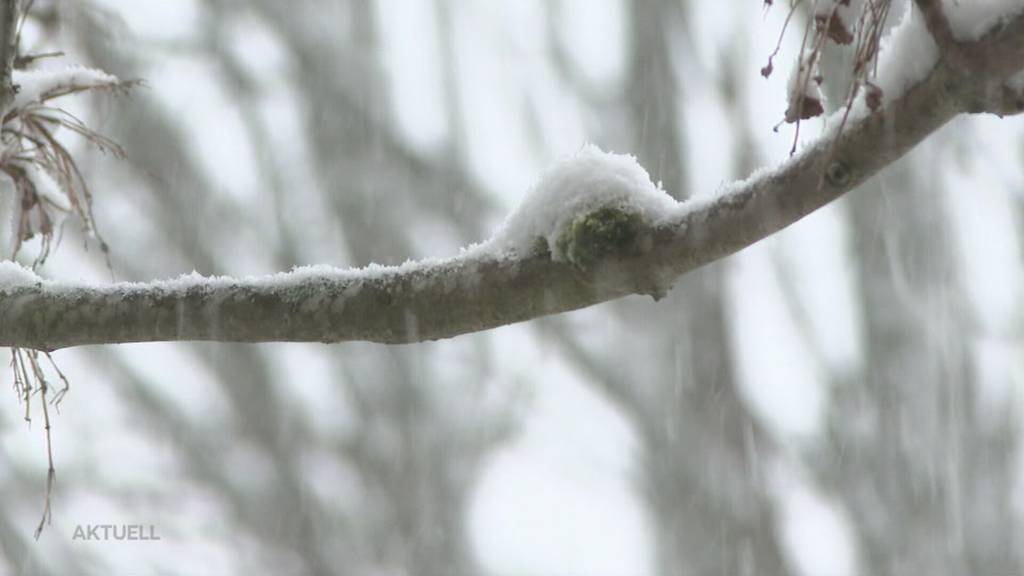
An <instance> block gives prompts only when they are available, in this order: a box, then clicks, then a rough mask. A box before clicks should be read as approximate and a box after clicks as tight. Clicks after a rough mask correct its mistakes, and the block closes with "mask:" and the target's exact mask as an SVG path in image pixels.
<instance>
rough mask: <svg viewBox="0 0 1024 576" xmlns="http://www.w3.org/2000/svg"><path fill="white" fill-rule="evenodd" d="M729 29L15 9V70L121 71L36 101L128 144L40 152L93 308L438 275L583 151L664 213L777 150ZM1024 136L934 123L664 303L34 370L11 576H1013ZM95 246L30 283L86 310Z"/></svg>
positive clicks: (633, 18) (766, 95) (358, 15)
mask: <svg viewBox="0 0 1024 576" xmlns="http://www.w3.org/2000/svg"><path fill="white" fill-rule="evenodd" d="M757 4H759V3H755V2H750V1H740V0H735V1H733V2H714V3H711V2H697V1H695V0H690V1H687V0H515V1H506V2H470V1H463V0H417V1H412V0H386V1H385V0H378V1H375V2H372V3H371V2H361V1H358V0H306V1H303V2H281V1H279V0H245V1H242V0H206V1H204V0H188V1H185V0H178V1H175V2H168V1H158V0H145V1H139V0H102V1H99V0H93V1H81V2H55V1H52V0H51V1H44V0H36V2H35V4H34V7H33V17H32V20H31V21H30V22H29V24H28V25H27V26H26V29H25V37H24V39H23V46H24V47H25V48H26V49H28V50H30V51H46V50H52V49H61V50H64V51H65V52H67V56H66V57H65V59H66V61H69V62H78V63H82V64H87V65H90V66H96V67H100V68H103V69H105V70H108V71H110V72H112V73H114V74H117V75H118V76H119V77H121V78H124V79H133V78H141V79H144V80H145V86H143V87H140V88H137V89H135V90H133V91H132V93H131V94H130V95H128V96H117V97H112V96H110V95H107V94H97V95H91V96H88V97H79V98H72V99H66V100H65V101H63V102H62V104H63V105H64V106H66V107H67V108H69V109H70V110H72V111H73V112H75V113H76V114H78V115H80V116H81V117H84V118H87V119H88V121H89V123H90V124H91V125H92V126H94V127H95V128H97V129H98V130H99V131H100V132H101V133H104V134H106V135H109V136H111V137H112V138H113V139H114V140H116V141H118V142H120V143H121V144H122V145H123V146H124V147H125V149H126V150H127V152H128V158H127V160H126V161H120V160H117V159H115V158H111V157H109V156H104V155H101V154H99V153H97V152H95V151H94V150H92V149H90V148H88V147H87V146H84V145H82V144H81V143H80V142H75V141H73V140H70V139H69V141H68V142H69V144H70V143H74V144H75V145H76V146H80V149H78V148H76V150H77V152H78V154H79V158H80V159H81V162H82V164H83V166H84V167H86V169H87V174H86V176H87V178H88V179H89V181H90V183H91V187H92V189H93V191H94V193H95V195H96V203H95V210H96V219H97V222H98V225H99V226H100V229H101V231H102V232H103V234H104V235H105V237H106V239H107V241H108V242H109V243H110V245H111V247H112V251H111V261H112V264H113V269H114V272H115V273H116V275H117V277H118V278H119V279H129V280H148V279H152V278H166V277H174V276H177V275H180V274H183V273H188V272H191V271H192V270H193V269H194V270H197V271H199V272H201V273H203V274H207V275H209V274H231V275H256V274H266V273H271V272H276V271H281V270H287V269H290V268H291V267H293V266H296V265H302V264H314V263H324V264H333V265H337V266H352V265H363V264H366V263H369V262H378V263H400V262H402V261H404V260H406V259H407V258H418V257H424V256H442V255H449V254H453V253H455V252H457V250H458V247H460V246H464V245H467V244H469V243H472V242H476V241H479V240H482V239H483V238H485V237H487V235H488V234H490V232H491V231H492V230H493V229H494V228H495V227H496V226H497V225H498V224H499V223H500V222H501V220H502V218H503V217H504V216H505V215H506V214H507V213H508V212H509V210H510V209H511V208H512V207H513V206H514V205H515V203H516V201H517V200H518V198H519V197H520V196H521V195H522V194H523V193H524V192H525V191H526V190H527V189H528V188H529V186H530V184H531V182H533V181H535V180H536V178H537V177H538V175H539V174H540V172H541V171H542V170H543V168H544V167H545V166H547V165H549V164H550V163H551V162H552V161H554V160H556V159H558V158H560V157H564V156H565V155H568V154H572V153H573V152H575V151H577V150H578V149H580V147H581V146H582V145H583V144H584V143H585V142H594V143H597V144H598V145H600V146H601V147H603V148H604V149H606V150H613V151H616V152H630V153H633V154H635V155H636V156H637V157H638V159H639V161H640V163H641V164H642V165H643V166H644V167H645V168H646V169H647V170H648V171H649V172H650V173H651V176H652V178H653V179H655V180H656V181H657V180H660V181H661V182H662V183H663V185H664V187H665V189H666V190H667V191H669V192H670V193H671V194H673V195H675V196H676V197H677V198H683V197H687V196H691V195H697V196H699V195H710V194H714V193H715V191H716V190H717V189H718V188H719V187H720V186H721V185H722V184H723V183H725V182H728V181H730V180H734V179H737V178H742V177H745V176H746V175H747V174H749V173H750V172H751V171H752V170H753V169H755V168H757V167H759V166H763V165H771V164H774V163H777V162H779V161H781V160H782V159H784V158H785V157H786V156H787V154H788V151H789V148H790V144H791V138H792V131H791V127H788V126H787V127H784V128H783V129H781V130H780V131H779V132H778V133H775V132H773V130H772V127H773V126H774V125H775V124H776V123H777V122H778V121H779V120H780V119H781V117H782V114H783V112H784V111H785V108H786V102H785V80H786V73H788V70H781V71H777V72H776V74H775V75H773V76H772V77H771V78H770V79H767V80H766V79H764V78H762V77H761V76H760V75H759V73H758V70H759V69H760V68H761V66H763V65H764V64H765V62H766V60H767V57H768V55H769V54H770V53H771V51H772V50H773V48H774V46H775V43H776V40H777V38H778V34H779V31H780V29H781V25H782V20H783V19H784V18H785V16H786V12H787V7H786V6H784V5H783V4H784V3H781V2H779V3H777V4H779V5H778V6H775V7H773V8H771V9H769V10H767V11H765V10H764V9H762V8H761V7H760V6H758V5H757ZM902 9H903V7H902V6H897V7H896V9H894V11H893V12H894V14H895V18H898V17H899V14H900V13H901V12H902ZM795 18H798V19H801V18H805V14H804V13H803V12H801V11H798V12H797V15H796V16H795ZM801 26H802V25H801ZM799 40H800V38H799V35H793V34H791V35H789V36H788V37H787V38H786V39H785V41H784V42H783V46H782V52H781V54H782V55H781V56H780V57H778V59H777V60H776V66H780V67H785V66H788V63H789V62H792V61H793V57H792V56H793V54H795V52H796V49H797V45H798V43H799ZM787 55H788V56H787ZM832 57H836V58H839V57H841V56H838V55H832ZM829 81H834V82H836V83H835V84H832V85H830V86H829V88H831V90H832V91H833V93H839V91H840V90H841V79H829ZM818 126H819V124H816V123H815V121H810V122H807V123H805V124H804V126H803V129H802V136H801V138H802V139H804V140H807V139H813V138H814V137H815V136H816V133H817V128H818ZM1022 136H1024V124H1022V121H1021V120H1020V119H1019V118H1017V119H1010V120H1003V121H998V120H996V119H994V118H986V117H971V118H961V119H958V120H956V121H954V122H953V123H952V124H951V125H950V126H948V127H946V128H945V129H944V130H942V131H940V132H939V133H938V134H936V135H935V136H933V137H931V138H930V139H928V140H927V141H926V143H925V144H924V145H922V146H919V147H918V148H916V149H915V150H914V151H913V152H912V153H911V154H910V155H909V156H908V157H907V158H905V159H904V160H902V161H900V162H898V163H897V164H896V165H894V166H893V167H891V168H889V169H887V170H885V171H884V172H883V173H882V175H880V176H878V177H875V178H873V179H872V180H870V181H869V182H868V183H867V184H866V185H864V186H862V187H861V188H860V189H858V190H856V191H854V192H853V193H851V194H849V195H848V196H847V197H845V198H844V199H843V200H841V201H839V202H837V203H834V204H832V205H830V206H829V207H828V208H826V209H824V210H822V211H819V212H817V213H815V214H813V215H812V216H811V217H809V218H807V219H805V220H803V221H801V222H800V223H798V224H797V225H795V226H793V227H791V228H790V229H787V230H786V231H784V232H783V233H781V234H778V235H776V236H774V237H772V238H770V239H768V240H766V241H763V242H761V243H759V244H757V245H755V246H753V247H751V248H749V249H747V250H744V251H743V252H741V253H740V254H738V255H736V256H733V257H730V258H727V259H725V260H722V261H720V262H718V263H716V264H714V265H711V266H708V267H705V268H703V269H700V270H698V271H696V272H694V273H690V274H688V275H686V276H684V277H683V278H682V279H681V281H680V282H679V283H678V284H677V286H676V288H675V289H674V290H673V291H672V292H671V294H670V296H669V297H668V298H666V299H664V300H663V301H661V302H659V303H654V302H652V301H651V299H650V298H640V297H631V298H627V299H624V300H621V301H618V302H615V303H611V304H603V305H599V306H597V307H594V308H591V309H587V310H583V311H579V312H574V313H571V314H565V315H561V316H558V317H552V318H546V319H544V320H540V321H534V322H530V323H526V324H522V325H516V326H509V327H505V328H501V329H498V330H494V331H490V332H486V333H481V334H473V335H469V336H460V337H457V338H455V339H452V340H448V341H443V342H437V343H431V344H416V345H409V346H381V345H370V344H342V345H330V346H323V345H291V344H288V345H286V344H270V345H227V344H210V343H200V344H145V345H139V344H136V345H124V346H97V347H85V348H77V349H70V350H66V351H61V352H59V353H57V354H55V358H56V359H57V360H58V361H59V362H60V364H61V367H62V369H63V370H64V372H65V373H66V374H68V375H69V377H70V378H71V379H72V386H73V388H72V390H71V392H70V393H69V395H68V397H67V399H66V400H65V402H64V404H63V410H62V412H63V413H62V414H61V415H60V416H59V417H58V418H56V419H55V422H54V426H55V427H54V431H53V434H54V449H55V463H56V466H57V485H56V493H55V496H54V498H55V500H54V519H53V525H52V526H50V527H48V528H47V529H46V530H45V531H44V532H43V535H42V537H41V538H40V540H39V541H38V542H35V541H33V540H32V538H31V534H32V529H33V528H34V526H35V524H36V521H37V520H38V515H39V513H40V507H41V503H42V501H43V493H44V490H45V473H46V464H45V444H44V439H43V436H42V434H41V433H40V430H39V429H38V427H37V426H38V424H34V425H33V428H31V429H26V427H25V425H24V422H23V421H22V420H21V415H22V414H21V408H20V407H19V406H18V404H17V400H16V398H15V397H14V395H13V394H11V395H10V396H9V397H8V401H7V402H4V403H3V404H2V409H0V434H2V435H0V451H2V458H3V461H4V463H5V465H4V466H3V467H0V503H2V509H0V574H23V573H24V574H66V573H114V574H127V573H131V574H150V573H153V574H155V573H169V574H198V573H203V574H221V573H265V574H271V573H273V574H326V573H346V574H382V575H383V574H388V575H390V574H410V575H412V574H431V575H434V574H437V575H440V574H515V575H521V574H536V575H552V574H595V575H609V574H627V575H632V574H662V575H669V574H700V575H703V574H753V573H757V574H821V575H830V576H831V575H834V574H844V573H853V572H856V573H861V574H892V573H930V574H969V573H972V574H979V575H995V574H1011V573H1021V572H1022V571H1024V552H1022V548H1021V547H1020V546H1017V544H1018V543H1019V542H1020V540H1021V537H1022V535H1024V529H1022V528H1024V527H1022V524H1021V522H1022V519H1024V500H1022V495H1024V491H1022V487H1024V486H1022V482H1024V475H1022V473H1024V468H1022V462H1024V460H1022V454H1021V430H1020V426H1019V424H1018V422H1019V420H1020V417H1021V408H1022V402H1021V399H1022V396H1021V393H1022V391H1024V387H1022V385H1024V379H1022V378H1024V363H1022V360H1024V356H1022V348H1021V345H1022V342H1021V338H1022V334H1021V329H1022V328H1024V324H1022V320H1024V317H1022V312H1024V310H1022V308H1021V304H1020V303H1021V302H1022V300H1021V295H1022V290H1024V285H1022V282H1021V281H1022V270H1024V269H1022V262H1024V260H1022V258H1021V237H1020V225H1021V223H1022V217H1024V138H1022ZM84 247H85V243H84V240H83V238H82V234H81V230H80V226H78V224H77V223H74V222H72V223H69V224H68V225H67V226H66V227H65V232H64V238H63V243H62V245H61V247H60V248H59V249H58V250H57V251H56V252H55V254H54V255H53V256H52V257H51V259H50V261H49V262H48V263H47V265H46V266H45V268H44V269H43V270H42V274H43V275H45V276H48V277H51V278H63V279H87V280H90V281H95V282H105V281H109V279H110V272H109V271H108V269H107V266H106V263H105V260H104V257H103V255H102V254H101V253H100V251H99V250H97V249H96V247H95V245H92V247H91V249H90V250H84ZM25 250H26V252H27V253H28V254H29V255H31V254H32V253H33V246H31V245H29V246H28V247H26V249H25ZM6 354H7V353H6V351H4V352H3V353H0V360H2V361H3V362H4V364H6V363H7V356H6ZM7 379H8V377H7V376H6V375H5V376H4V377H3V382H4V383H5V384H6V383H7ZM88 524H143V525H153V526H154V527H155V530H156V531H157V533H158V534H159V535H160V536H161V538H162V539H161V540H160V541H158V542H82V541H74V540H72V538H71V535H72V533H73V531H74V529H75V527H76V526H78V525H88Z"/></svg>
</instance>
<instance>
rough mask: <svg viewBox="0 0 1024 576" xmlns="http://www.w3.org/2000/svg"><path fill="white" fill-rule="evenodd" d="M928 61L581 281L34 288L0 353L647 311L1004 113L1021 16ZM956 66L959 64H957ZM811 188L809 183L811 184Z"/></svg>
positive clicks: (1020, 53) (371, 336)
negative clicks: (936, 136)
mask: <svg viewBox="0 0 1024 576" xmlns="http://www.w3.org/2000/svg"><path fill="white" fill-rule="evenodd" d="M959 49H960V50H962V61H963V64H960V63H959V62H958V63H953V62H951V61H950V60H948V59H941V60H940V61H939V63H938V64H937V65H936V67H935V68H934V69H933V70H932V71H931V73H930V74H929V75H928V76H927V77H926V78H925V79H924V80H923V81H921V82H920V83H919V84H917V85H916V86H914V87H912V88H911V89H909V90H908V91H907V92H906V93H905V94H903V95H902V96H900V97H898V98H897V99H895V100H894V101H892V102H891V103H890V104H889V105H888V106H887V107H885V108H883V109H881V110H879V111H877V112H876V113H873V114H870V115H868V116H867V117H865V118H863V119H860V120H857V121H855V122H851V124H850V125H849V126H848V127H847V128H846V129H845V130H844V132H843V133H842V134H841V135H840V136H839V137H838V138H831V137H826V138H822V139H821V140H819V142H817V143H816V144H814V145H812V146H809V147H808V148H806V149H805V150H804V151H802V152H801V153H800V154H798V155H797V156H796V157H795V158H793V159H791V160H789V161H787V162H785V163H784V164H783V165H781V166H779V167H777V168H776V169H775V170H771V171H766V172H762V173H760V174H758V175H756V176H755V177H753V178H751V179H749V180H747V181H745V182H743V183H740V184H737V185H736V186H735V187H734V188H733V189H732V190H730V192H729V193H727V194H723V195H720V196H719V197H717V198H715V199H713V200H710V201H705V202H700V203H695V204H694V205H693V206H692V209H690V210H685V209H684V210H680V211H679V213H678V214H677V215H676V216H675V217H673V218H672V219H671V220H670V221H668V222H666V223H664V224H660V225H658V226H657V227H651V228H647V229H643V230H641V231H640V234H641V236H642V238H643V240H644V241H645V243H646V241H647V240H649V245H650V246H651V248H650V250H648V251H646V252H643V253H639V254H632V255H629V256H615V257H610V258H608V259H607V260H605V261H601V262H598V263H597V264H595V265H594V266H591V267H589V268H587V269H580V268H579V267H576V266H574V265H572V264H570V263H565V262H555V261H552V260H551V259H550V256H549V255H546V254H538V255H533V256H529V257H521V258H516V259H508V258H499V257H494V256H481V257H477V258H469V257H465V256H462V257H455V258H451V259H448V260H442V261H435V262H423V263H419V264H416V265H411V266H403V267H388V268H382V269H379V270H373V271H359V270H354V271H348V272H341V273H330V274H324V275H307V276H304V277H302V278H294V279H292V280H289V281H287V282H267V281H265V280H258V279H257V280H251V279H250V280H235V279H195V280H191V281H188V282H183V283H179V284H177V285H168V284H162V283H151V284H135V285H124V284H121V285H113V286H107V287H96V286H85V285H74V284H58V283H50V282H42V281H40V282H34V283H30V284H22V285H17V286H14V287H9V288H8V289H7V290H6V297H4V298H3V299H2V300H0V319H2V320H3V322H2V326H0V345H3V346H23V347H33V348H38V349H42V350H54V349H57V348H63V347H68V346H76V345H83V344H99V343H116V342H138V341H167V340H220V341H237V342H259V341H321V342H340V341H347V340H368V341H374V342H383V343H407V342H418V341H425V340H434V339H439V338H447V337H451V336H455V335H458V334H464V333H467V332H475V331H479V330H486V329H489V328H494V327H497V326H502V325H506V324H511V323H514V322H520V321H523V320H529V319H532V318H537V317H540V316H545V315H549V314H555V313H559V312H564V311H568V310H575V309H578V308H583V307H586V306H590V305H593V304H596V303H599V302H604V301H607V300H611V299H614V298H618V297H621V296H625V295H628V294H651V295H654V296H655V297H658V296H660V295H662V294H664V293H665V291H666V290H667V288H668V286H669V285H670V283H671V282H672V281H674V279H675V278H676V277H678V276H679V275H680V274H682V273H684V272H687V271H690V270H693V269H694V268H697V267H699V266H702V265H704V264H707V263H709V262H713V261H715V260H718V259H720V258H723V257H725V256H728V255H729V254H732V253H733V252H736V251H737V250H740V249H742V248H744V247H746V246H749V245H750V244H753V243H754V242H756V241H758V240H760V239H762V238H765V237H766V236H769V235H771V234H773V233H775V232H777V231H779V230H781V229H782V228H784V227H786V226H788V225H790V224H792V223H793V222H795V221H796V220H798V219H800V218H802V217H803V216H805V215H807V214H808V213H810V212H812V211H813V210H815V209H817V208H820V207H821V206H824V205H825V204H827V203H829V202H831V201H833V200H835V199H836V198H838V197H840V196H841V195H843V194H844V193H846V192H848V191H849V190H852V189H853V188H854V187H856V186H857V185H858V184H860V183H861V182H864V181H865V180H867V179H868V178H869V177H870V176H872V175H873V174H875V173H876V172H878V171H879V170H881V169H882V168H884V167H885V166H888V165H889V164H891V163H893V162H895V161H896V160H898V159H899V158H900V157H901V156H903V154H905V153H906V152H907V151H908V150H910V149H911V148H913V147H914V146H915V145H917V144H918V143H920V142H921V141H922V140H924V139H925V138H926V137H927V136H928V135H930V134H931V133H932V132H934V131H936V130H938V129H939V128H940V127H942V126H943V125H945V124H946V122H948V121H949V120H951V119H952V118H954V117H955V116H957V115H959V114H961V113H965V112H968V111H990V112H996V113H1008V112H1010V111H1012V106H1010V104H1012V103H1013V102H1020V101H1024V98H1022V97H1021V96H1020V95H1018V96H1017V99H1016V100H1015V99H1013V98H1005V96H1006V95H1007V94H1008V90H1009V89H1008V87H1007V86H1008V85H1007V79H1008V78H1009V77H1010V76H1011V75H1012V74H1014V73H1016V72H1018V71H1019V69H1020V68H1021V66H1022V63H1024V14H1019V15H1017V16H1014V17H1013V18H1012V19H1010V20H1009V21H1008V22H1006V23H1005V24H1004V25H1003V26H1001V27H999V28H997V29H996V30H994V31H992V32H990V33H989V34H987V35H985V36H984V37H982V38H981V39H979V40H977V41H975V42H969V43H962V44H960V45H959ZM957 60H958V61H959V60H961V59H957ZM823 175H824V177H823Z"/></svg>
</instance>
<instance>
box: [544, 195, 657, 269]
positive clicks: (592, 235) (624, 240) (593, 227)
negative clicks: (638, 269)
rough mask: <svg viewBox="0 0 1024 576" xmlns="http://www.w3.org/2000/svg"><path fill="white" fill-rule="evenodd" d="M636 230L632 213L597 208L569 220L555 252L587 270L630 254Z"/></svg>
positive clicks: (637, 221) (635, 216) (637, 225)
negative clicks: (594, 265) (605, 261)
mask: <svg viewBox="0 0 1024 576" xmlns="http://www.w3.org/2000/svg"><path fill="white" fill-rule="evenodd" d="M640 226H641V220H640V215H639V214H637V213H636V212H631V211H629V210H627V209H624V208H620V207H613V206H605V207H603V208H598V209H597V210H594V211H592V212H587V213H586V214H581V215H579V216H577V217H576V218H575V219H573V221H572V222H571V223H570V224H569V225H568V226H567V227H566V228H565V230H564V231H563V232H562V235H561V236H559V238H558V241H557V247H558V252H559V253H560V254H561V255H562V257H563V258H565V259H566V260H568V261H569V262H572V263H573V264H575V265H577V266H579V267H581V268H587V267H590V266H592V265H593V264H595V263H596V262H599V261H601V260H603V259H605V258H608V257H610V256H621V255H625V254H629V253H632V252H633V251H634V250H635V247H636V238H637V235H638V233H639V232H640Z"/></svg>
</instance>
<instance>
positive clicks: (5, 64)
mask: <svg viewBox="0 0 1024 576" xmlns="http://www.w3.org/2000/svg"><path fill="white" fill-rule="evenodd" d="M19 12H20V11H19V10H18V0H0V110H2V111H6V110H7V107H8V106H10V104H11V102H12V101H13V100H14V94H15V93H16V92H17V88H16V87H15V86H14V81H13V80H12V79H11V75H12V73H13V71H14V59H15V58H16V57H17V55H18V20H19Z"/></svg>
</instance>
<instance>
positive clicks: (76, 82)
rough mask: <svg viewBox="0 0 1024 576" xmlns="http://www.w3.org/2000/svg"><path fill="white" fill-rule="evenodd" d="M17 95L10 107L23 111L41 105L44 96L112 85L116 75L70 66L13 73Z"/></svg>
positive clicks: (114, 82)
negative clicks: (69, 90) (72, 89)
mask: <svg viewBox="0 0 1024 576" xmlns="http://www.w3.org/2000/svg"><path fill="white" fill-rule="evenodd" d="M11 79H12V80H13V82H14V85H15V86H17V87H18V92H17V93H16V94H15V95H14V102H13V103H12V104H11V107H12V108H23V107H25V106H26V105H28V104H32V103H34V102H41V101H42V100H43V98H44V97H45V96H47V95H48V94H51V93H53V92H56V91H60V90H65V89H70V88H99V87H102V86H114V85H116V84H117V83H118V79H117V76H114V75H113V74H108V73H106V72H104V71H102V70H97V69H96V68H88V67H86V66H79V65H77V64H73V65H70V66H65V67H63V68H52V69H44V70H14V71H13V72H12V75H11Z"/></svg>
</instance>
